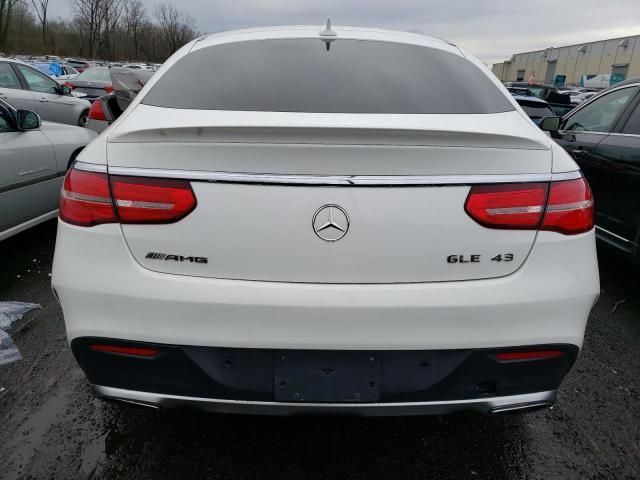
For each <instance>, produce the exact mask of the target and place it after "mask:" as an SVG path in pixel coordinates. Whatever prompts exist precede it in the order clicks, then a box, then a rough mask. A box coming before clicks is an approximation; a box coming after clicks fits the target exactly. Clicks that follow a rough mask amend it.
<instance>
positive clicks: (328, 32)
mask: <svg viewBox="0 0 640 480" xmlns="http://www.w3.org/2000/svg"><path fill="white" fill-rule="evenodd" d="M320 36H321V37H328V38H323V39H322V41H323V42H324V43H325V44H326V46H327V52H328V51H329V49H330V48H331V42H333V41H334V40H335V38H333V37H337V36H338V34H337V33H336V32H335V30H333V29H332V28H331V17H327V24H326V25H325V26H324V30H322V31H321V32H320Z"/></svg>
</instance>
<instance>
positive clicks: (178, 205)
mask: <svg viewBox="0 0 640 480" xmlns="http://www.w3.org/2000/svg"><path fill="white" fill-rule="evenodd" d="M196 204H197V202H196V197H195V195H194V193H193V189H192V188H191V184H190V183H189V182H188V181H186V180H179V179H157V178H143V177H121V176H109V175H108V174H107V173H102V172H90V171H85V170H80V169H77V168H71V169H70V170H69V172H67V175H66V176H65V179H64V185H63V188H62V192H61V195H60V218H61V219H62V220H63V221H65V222H67V223H71V224H73V225H79V226H83V227H91V226H94V225H99V224H101V223H115V222H120V223H129V224H132V223H133V224H135V223H156V224H158V223H173V222H177V221H178V220H180V219H182V218H184V217H185V216H187V215H188V214H189V213H191V212H192V211H193V209H194V208H195V207H196Z"/></svg>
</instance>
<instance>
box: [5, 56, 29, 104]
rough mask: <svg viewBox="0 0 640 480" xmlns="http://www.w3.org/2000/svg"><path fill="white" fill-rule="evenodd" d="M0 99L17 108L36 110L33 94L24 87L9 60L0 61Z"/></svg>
mask: <svg viewBox="0 0 640 480" xmlns="http://www.w3.org/2000/svg"><path fill="white" fill-rule="evenodd" d="M0 99H2V100H4V101H6V102H8V103H9V104H10V105H12V106H13V107H14V108H17V109H22V110H31V111H32V112H36V111H37V107H36V101H35V98H34V97H33V94H32V93H31V92H30V91H29V90H25V89H24V85H23V84H22V83H21V82H20V78H19V77H18V74H17V73H16V72H15V71H14V69H13V67H12V66H11V63H10V62H2V61H0Z"/></svg>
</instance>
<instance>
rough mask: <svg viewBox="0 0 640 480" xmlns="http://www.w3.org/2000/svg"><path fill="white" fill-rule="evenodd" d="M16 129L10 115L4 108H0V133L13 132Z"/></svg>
mask: <svg viewBox="0 0 640 480" xmlns="http://www.w3.org/2000/svg"><path fill="white" fill-rule="evenodd" d="M14 130H15V129H14V128H13V125H12V124H11V119H10V118H9V114H8V113H7V112H5V111H4V109H3V108H2V107H0V133H3V132H13V131H14Z"/></svg>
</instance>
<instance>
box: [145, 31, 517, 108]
mask: <svg viewBox="0 0 640 480" xmlns="http://www.w3.org/2000/svg"><path fill="white" fill-rule="evenodd" d="M329 47H330V48H329V50H327V48H326V43H325V42H324V41H322V40H320V39H295V40H289V39H286V40H259V41H247V42H238V43H229V44H223V45H217V46H213V47H207V48H203V49H201V50H197V51H195V52H193V53H190V54H189V55H187V56H185V57H183V58H182V59H181V60H179V61H178V62H177V63H176V64H175V65H174V66H173V67H171V69H169V71H167V72H166V73H165V74H164V75H163V76H162V77H161V78H160V80H159V81H158V83H156V84H155V85H154V86H153V88H152V89H151V90H150V91H149V93H148V94H147V95H146V96H145V98H144V99H143V101H142V103H144V104H146V105H155V106H159V107H169V108H186V109H197V110H239V111H268V112H317V113H397V114H418V113H453V114H469V113H497V112H506V111H511V110H513V106H512V105H511V103H510V102H509V101H508V100H507V99H506V98H505V96H504V95H503V94H502V93H501V92H500V90H499V89H498V88H497V87H496V86H495V85H494V84H493V83H492V82H491V81H490V80H489V78H487V76H486V75H485V74H484V73H483V72H481V71H480V70H479V69H478V68H477V67H476V66H475V65H473V64H472V63H471V62H469V61H468V60H466V59H464V58H462V57H460V56H458V55H454V54H451V53H447V52H443V51H441V50H436V49H432V48H426V47H420V46H412V45H404V44H398V43H386V42H374V41H359V40H340V39H337V40H334V41H333V42H331V43H330V44H329Z"/></svg>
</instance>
